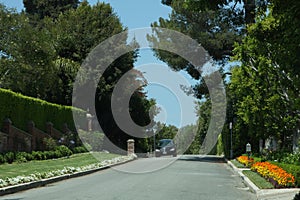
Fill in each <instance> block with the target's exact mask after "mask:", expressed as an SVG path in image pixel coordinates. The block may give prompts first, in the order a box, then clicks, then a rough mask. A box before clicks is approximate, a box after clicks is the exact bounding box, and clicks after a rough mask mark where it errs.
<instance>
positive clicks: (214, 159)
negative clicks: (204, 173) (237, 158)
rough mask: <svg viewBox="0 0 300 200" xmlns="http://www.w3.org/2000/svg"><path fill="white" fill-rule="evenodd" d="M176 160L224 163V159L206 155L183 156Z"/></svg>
mask: <svg viewBox="0 0 300 200" xmlns="http://www.w3.org/2000/svg"><path fill="white" fill-rule="evenodd" d="M178 160H180V161H194V162H209V163H226V161H225V159H224V157H220V156H207V155H203V156H202V155H183V156H181V157H180V158H179V159H178Z"/></svg>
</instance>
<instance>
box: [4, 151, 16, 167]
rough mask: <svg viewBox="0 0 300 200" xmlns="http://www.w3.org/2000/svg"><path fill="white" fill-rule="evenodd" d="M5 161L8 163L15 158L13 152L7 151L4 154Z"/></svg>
mask: <svg viewBox="0 0 300 200" xmlns="http://www.w3.org/2000/svg"><path fill="white" fill-rule="evenodd" d="M4 158H5V161H6V162H7V163H9V164H11V163H13V161H14V160H15V153H14V152H7V153H5V154H4Z"/></svg>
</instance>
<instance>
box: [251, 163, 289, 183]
mask: <svg viewBox="0 0 300 200" xmlns="http://www.w3.org/2000/svg"><path fill="white" fill-rule="evenodd" d="M251 170H252V171H255V172H257V173H258V174H260V175H261V176H262V177H264V178H266V179H267V180H269V181H270V182H271V183H272V184H273V185H274V186H275V187H276V188H283V187H294V186H295V177H294V176H293V175H292V174H290V173H287V172H286V171H285V170H283V169H282V168H280V167H278V166H276V165H273V164H271V163H269V162H256V163H254V164H253V165H252V167H251Z"/></svg>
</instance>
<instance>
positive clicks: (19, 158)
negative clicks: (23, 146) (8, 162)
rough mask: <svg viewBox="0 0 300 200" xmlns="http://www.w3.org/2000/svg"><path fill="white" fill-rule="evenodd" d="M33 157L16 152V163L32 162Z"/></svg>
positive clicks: (25, 153)
mask: <svg viewBox="0 0 300 200" xmlns="http://www.w3.org/2000/svg"><path fill="white" fill-rule="evenodd" d="M33 159H34V158H33V156H32V154H30V153H27V152H17V153H16V161H17V162H27V161H31V160H33Z"/></svg>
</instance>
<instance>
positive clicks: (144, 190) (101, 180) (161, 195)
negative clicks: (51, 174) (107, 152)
mask: <svg viewBox="0 0 300 200" xmlns="http://www.w3.org/2000/svg"><path fill="white" fill-rule="evenodd" d="M173 161H175V159H174V158H172V157H161V158H144V159H138V160H136V161H133V162H129V163H127V164H124V165H120V166H117V167H115V168H111V169H107V170H103V171H100V172H97V173H94V174H90V175H87V176H83V177H78V178H74V179H69V180H66V181H61V182H58V183H55V184H51V185H48V186H45V187H41V188H36V189H31V190H28V191H25V192H20V193H17V194H12V195H6V196H2V197H0V199H1V200H42V199H43V200H88V199H93V200H95V199H100V200H182V199H184V200H198V199H199V200H212V199H213V200H218V199H220V200H252V199H256V198H255V195H254V194H253V193H251V192H250V191H249V190H248V188H246V187H245V186H244V184H243V183H242V181H241V178H240V177H238V176H237V175H235V174H234V173H233V171H232V170H231V168H230V167H229V166H228V165H227V164H226V163H224V161H223V160H222V159H220V158H218V157H213V156H206V157H201V156H192V155H191V156H182V157H181V158H180V159H178V160H176V161H175V162H173ZM166 163H170V164H169V165H165V164H166ZM151 166H155V167H151ZM158 166H164V167H163V168H160V169H159V167H158ZM147 168H148V169H147ZM150 168H155V169H156V171H153V170H152V172H144V171H147V170H148V171H150ZM134 171H136V173H132V172H134Z"/></svg>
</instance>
